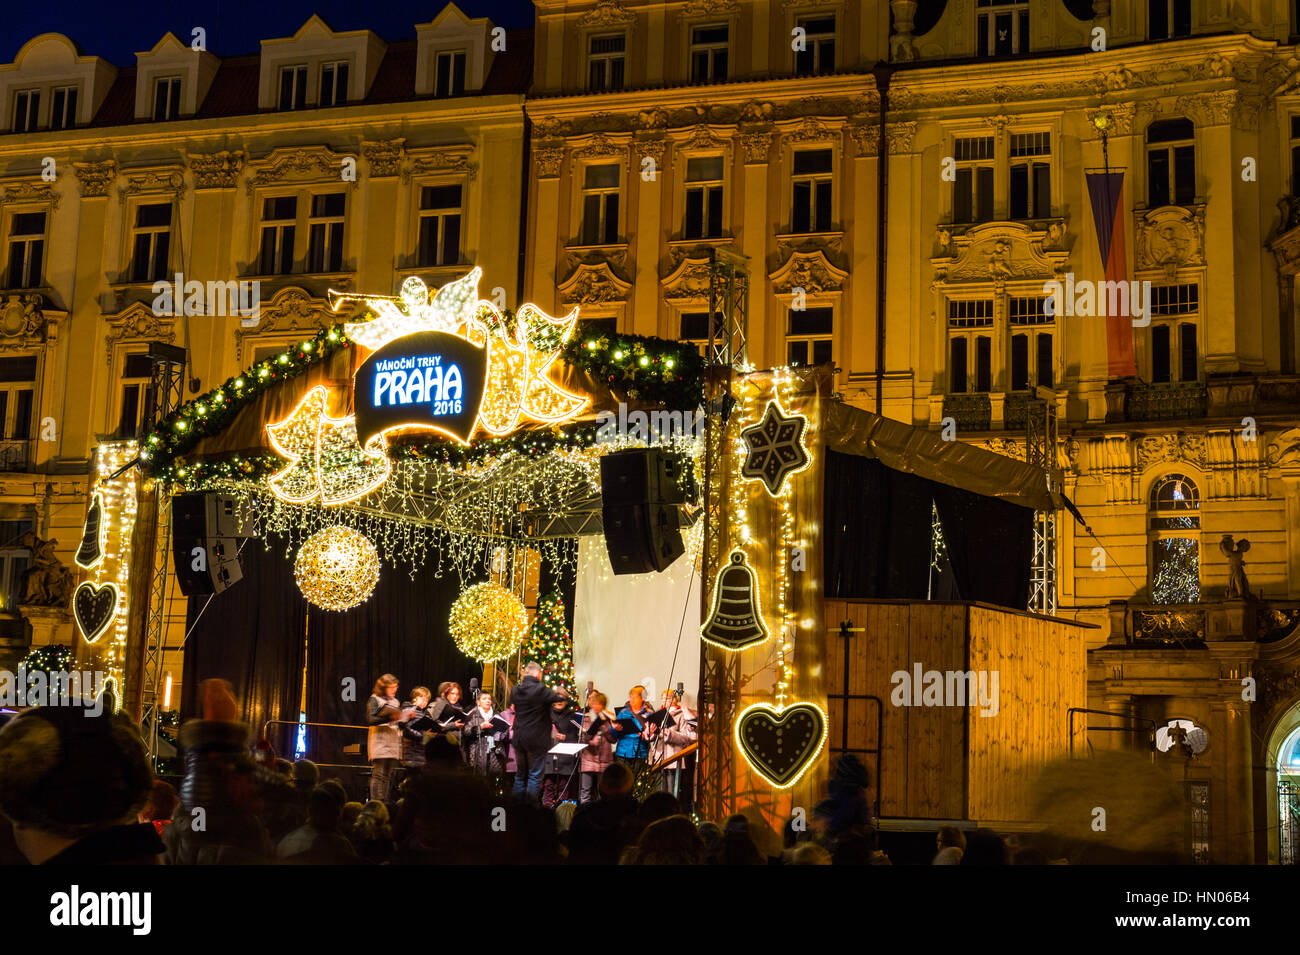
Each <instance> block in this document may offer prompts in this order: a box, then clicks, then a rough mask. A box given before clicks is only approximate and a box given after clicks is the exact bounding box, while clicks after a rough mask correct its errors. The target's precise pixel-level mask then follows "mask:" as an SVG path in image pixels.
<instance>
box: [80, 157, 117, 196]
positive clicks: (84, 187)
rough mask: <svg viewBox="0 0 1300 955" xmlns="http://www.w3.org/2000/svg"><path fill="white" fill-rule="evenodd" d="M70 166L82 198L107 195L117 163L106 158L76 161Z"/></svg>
mask: <svg viewBox="0 0 1300 955" xmlns="http://www.w3.org/2000/svg"><path fill="white" fill-rule="evenodd" d="M72 168H73V169H74V171H75V172H76V174H77V185H78V187H79V188H80V189H81V195H82V198H85V199H89V198H91V197H94V196H106V195H108V189H109V187H110V186H111V185H112V184H113V180H114V179H115V178H117V163H115V162H114V161H113V160H111V159H108V160H105V161H104V162H86V163H83V162H76V163H73V164H72Z"/></svg>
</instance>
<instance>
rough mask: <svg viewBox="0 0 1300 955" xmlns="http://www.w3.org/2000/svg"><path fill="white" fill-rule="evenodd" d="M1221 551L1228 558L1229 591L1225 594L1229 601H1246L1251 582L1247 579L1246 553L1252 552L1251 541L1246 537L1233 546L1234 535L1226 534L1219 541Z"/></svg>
mask: <svg viewBox="0 0 1300 955" xmlns="http://www.w3.org/2000/svg"><path fill="white" fill-rule="evenodd" d="M1219 550H1221V551H1223V556H1224V557H1226V558H1228V589H1227V592H1226V593H1225V594H1224V596H1225V597H1227V599H1229V600H1244V599H1246V598H1248V597H1249V596H1250V595H1251V594H1250V581H1248V580H1247V579H1246V556H1245V555H1246V551H1248V550H1250V541H1248V540H1246V539H1245V538H1244V537H1243V538H1242V539H1241V540H1239V541H1237V544H1236V546H1235V547H1234V546H1233V543H1232V535H1231V534H1224V535H1223V537H1222V539H1220V541H1219Z"/></svg>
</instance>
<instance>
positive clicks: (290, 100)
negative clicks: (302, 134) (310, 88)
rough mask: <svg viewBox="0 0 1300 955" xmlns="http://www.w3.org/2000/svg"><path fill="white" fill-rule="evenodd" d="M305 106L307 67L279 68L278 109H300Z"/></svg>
mask: <svg viewBox="0 0 1300 955" xmlns="http://www.w3.org/2000/svg"><path fill="white" fill-rule="evenodd" d="M306 105H307V67H306V66H284V67H281V68H280V109H302V108H303V107H304V106H306Z"/></svg>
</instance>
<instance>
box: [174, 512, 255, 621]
mask: <svg viewBox="0 0 1300 955" xmlns="http://www.w3.org/2000/svg"><path fill="white" fill-rule="evenodd" d="M256 536H257V535H256V531H255V529H254V527H253V523H252V520H251V519H250V518H249V515H248V514H247V512H246V511H245V510H244V509H243V508H241V507H240V506H239V505H238V503H237V502H236V501H235V499H234V498H233V497H229V496H227V495H224V494H212V493H207V494H178V495H176V496H175V497H173V498H172V557H173V564H174V566H175V568H176V579H177V581H178V582H179V584H180V588H181V593H183V594H185V596H187V597H190V596H194V595H196V594H198V595H203V594H219V593H221V592H222V591H224V590H228V589H229V588H230V587H232V586H233V585H235V584H237V583H239V581H241V580H243V579H244V571H243V568H242V567H240V564H239V544H240V541H241V540H244V539H247V538H249V537H256Z"/></svg>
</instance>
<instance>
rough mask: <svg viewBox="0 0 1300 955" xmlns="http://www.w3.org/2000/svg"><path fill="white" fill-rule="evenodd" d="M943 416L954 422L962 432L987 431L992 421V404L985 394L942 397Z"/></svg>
mask: <svg viewBox="0 0 1300 955" xmlns="http://www.w3.org/2000/svg"><path fill="white" fill-rule="evenodd" d="M943 416H944V417H945V418H952V419H953V420H954V421H956V422H957V427H958V428H959V429H960V430H962V431H987V430H989V425H990V423H991V422H992V420H993V404H992V402H990V401H989V396H988V395H986V394H977V395H944V396H943Z"/></svg>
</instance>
